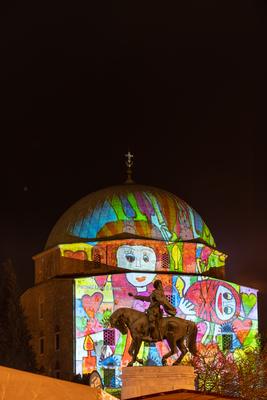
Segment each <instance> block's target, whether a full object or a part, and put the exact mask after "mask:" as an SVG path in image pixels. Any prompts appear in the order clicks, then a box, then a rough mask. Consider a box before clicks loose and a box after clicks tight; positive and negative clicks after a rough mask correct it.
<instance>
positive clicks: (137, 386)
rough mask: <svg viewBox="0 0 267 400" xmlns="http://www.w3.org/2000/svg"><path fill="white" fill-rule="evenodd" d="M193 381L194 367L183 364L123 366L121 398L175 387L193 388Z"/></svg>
mask: <svg viewBox="0 0 267 400" xmlns="http://www.w3.org/2000/svg"><path fill="white" fill-rule="evenodd" d="M194 382H195V374H194V368H193V367H189V366H184V365H177V366H164V367H157V366H153V367H149V366H146V367H128V368H123V369H122V391H121V399H122V400H126V399H131V398H132V397H137V396H143V395H146V394H155V393H160V392H168V391H171V390H177V389H189V390H194V389H195V385H194Z"/></svg>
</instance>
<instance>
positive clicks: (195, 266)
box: [59, 239, 227, 273]
mask: <svg viewBox="0 0 267 400" xmlns="http://www.w3.org/2000/svg"><path fill="white" fill-rule="evenodd" d="M59 247H60V251H61V255H62V256H63V257H67V258H73V259H78V260H83V261H95V262H99V263H102V264H107V265H109V266H112V267H114V268H117V267H118V268H125V269H131V270H134V269H137V270H138V269H142V270H147V271H150V270H151V265H153V270H156V271H163V272H166V271H173V272H185V273H204V272H207V271H208V270H209V269H210V268H220V267H222V266H224V265H225V260H226V257H227V256H226V255H225V254H223V253H222V252H220V251H218V250H216V249H213V248H211V247H208V246H206V245H204V244H202V243H186V242H185V243H184V242H177V243H166V242H160V241H155V240H137V239H128V240H123V241H121V240H113V241H104V242H98V243H91V244H86V243H74V244H64V245H59Z"/></svg>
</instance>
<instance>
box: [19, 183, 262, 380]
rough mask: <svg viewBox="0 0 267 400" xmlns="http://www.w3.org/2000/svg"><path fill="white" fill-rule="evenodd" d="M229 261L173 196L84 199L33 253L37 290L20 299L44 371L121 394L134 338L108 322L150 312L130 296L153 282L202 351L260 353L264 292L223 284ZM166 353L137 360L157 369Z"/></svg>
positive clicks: (150, 349) (135, 191) (151, 350)
mask: <svg viewBox="0 0 267 400" xmlns="http://www.w3.org/2000/svg"><path fill="white" fill-rule="evenodd" d="M226 258H227V256H226V255H225V254H224V253H222V252H221V251H220V250H218V249H217V247H216V245H215V242H214V239H213V236H212V234H211V232H210V231H209V229H208V227H207V225H206V224H205V222H204V221H203V220H202V218H201V217H200V216H199V214H198V213H197V212H196V211H195V210H194V209H193V208H191V207H190V206H189V205H188V204H187V203H185V202H184V201H183V200H181V199H179V198H178V197H176V196H175V195H173V194H171V193H169V192H166V191H164V190H161V189H157V188H154V187H149V186H139V185H135V184H125V185H121V186H114V187H110V188H107V189H104V190H100V191H98V192H95V193H92V194H89V195H88V196H86V197H84V198H82V199H81V200H80V201H78V202H77V203H76V204H74V205H73V206H72V207H71V208H70V209H69V210H67V211H66V212H65V214H64V215H63V216H62V217H61V218H60V219H59V221H58V222H57V223H56V225H55V226H54V228H53V229H52V231H51V233H50V235H49V238H48V240H47V244H46V247H45V249H44V251H42V252H41V253H39V254H37V255H36V256H34V261H35V285H34V287H32V288H30V289H28V290H27V291H26V292H25V293H24V294H23V296H22V302H23V306H24V308H25V311H26V314H27V316H28V322H29V327H30V330H31V333H32V337H33V346H34V349H35V351H36V354H37V360H38V364H39V367H40V368H42V370H43V372H44V374H47V375H51V376H56V377H61V378H64V379H71V378H72V376H73V374H79V373H80V374H84V373H90V372H91V371H93V370H97V371H98V372H99V374H100V375H101V377H102V380H103V382H104V384H105V386H111V387H120V386H121V378H120V377H121V368H122V367H123V366H126V365H127V363H128V361H129V355H128V352H127V349H128V348H129V344H130V337H129V335H121V334H120V333H119V332H118V331H117V330H113V329H109V328H108V318H109V316H110V314H111V313H112V312H113V311H114V310H115V309H117V308H120V307H133V308H136V309H138V310H141V311H144V310H145V309H146V308H147V307H148V303H146V302H143V301H139V300H135V299H134V298H133V297H129V296H128V292H132V293H134V294H137V293H138V294H142V295H147V294H149V293H150V292H151V290H152V288H153V281H154V280H155V279H161V280H162V282H163V286H164V288H165V293H166V294H167V296H168V298H169V300H170V301H171V303H172V304H173V305H174V306H175V307H176V309H177V316H180V317H182V318H186V319H191V320H193V321H195V322H196V323H197V326H198V336H197V343H198V348H199V349H203V348H206V347H208V346H209V347H210V348H212V349H213V351H214V352H218V351H225V350H230V351H231V352H232V355H233V357H235V352H237V351H238V352H239V354H240V352H242V351H243V350H244V348H247V347H252V348H253V347H256V346H257V342H256V336H257V333H258V316H257V290H255V289H251V288H248V287H244V286H240V285H238V284H236V283H231V282H227V281H226V280H225V261H226ZM167 351H168V349H167V345H166V343H164V342H162V343H157V344H155V345H150V346H148V345H145V344H143V345H142V347H141V349H140V356H141V357H142V358H143V359H144V360H145V364H147V365H160V362H161V357H162V355H163V354H164V353H166V352H167ZM186 357H190V355H189V354H188V355H187V356H186ZM169 362H173V360H172V359H169Z"/></svg>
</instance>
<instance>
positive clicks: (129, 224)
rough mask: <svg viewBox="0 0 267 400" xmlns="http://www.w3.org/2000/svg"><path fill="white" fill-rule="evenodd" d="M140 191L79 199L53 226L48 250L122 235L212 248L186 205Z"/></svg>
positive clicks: (132, 188) (204, 228)
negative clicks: (185, 242)
mask: <svg viewBox="0 0 267 400" xmlns="http://www.w3.org/2000/svg"><path fill="white" fill-rule="evenodd" d="M141 188H142V187H141ZM143 188H144V190H142V189H140V187H139V186H136V185H130V186H128V185H124V186H118V187H115V188H114V189H113V190H111V189H107V190H102V191H99V192H95V193H93V194H91V195H89V196H87V197H85V198H83V199H81V200H80V201H79V202H77V203H76V204H75V205H74V206H72V207H71V208H70V209H69V210H68V211H67V212H66V213H65V214H64V215H63V216H62V218H61V219H60V220H59V221H58V223H57V224H56V225H55V227H54V229H53V230H52V232H51V234H50V236H49V239H48V242H47V247H53V246H54V245H57V244H59V243H70V242H77V241H78V240H77V239H78V238H80V239H81V240H80V242H90V241H92V240H97V239H100V238H101V239H103V238H105V239H106V240H108V239H109V238H111V237H112V238H113V237H116V235H121V234H123V233H124V234H125V233H126V234H130V235H134V236H135V237H139V238H149V239H156V240H162V241H165V242H169V241H170V242H175V241H189V240H191V241H192V240H200V241H201V242H203V243H206V244H207V245H208V246H211V247H215V242H214V239H213V237H212V235H211V233H210V231H209V229H208V227H207V225H206V224H205V223H204V221H203V220H202V218H201V217H200V215H199V214H198V213H197V212H196V211H195V210H194V209H193V208H191V207H190V206H189V205H188V204H187V203H186V202H184V201H183V200H181V199H179V198H178V197H177V196H174V195H172V194H171V193H168V192H165V191H163V190H159V189H155V188H154V189H153V188H150V189H149V188H147V187H143ZM62 232H64V235H63V236H64V237H62Z"/></svg>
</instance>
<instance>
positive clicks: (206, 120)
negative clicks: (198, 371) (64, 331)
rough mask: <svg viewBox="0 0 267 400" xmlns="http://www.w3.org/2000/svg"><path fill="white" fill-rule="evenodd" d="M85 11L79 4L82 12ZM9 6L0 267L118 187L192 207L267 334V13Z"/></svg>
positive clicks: (150, 6) (205, 6) (21, 263)
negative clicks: (137, 187) (156, 191)
mask: <svg viewBox="0 0 267 400" xmlns="http://www.w3.org/2000/svg"><path fill="white" fill-rule="evenodd" d="M88 3H89V4H88ZM184 3H185V4H183V3H182V2H178V1H176V2H174V3H169V2H159V3H157V2H141V3H140V4H139V3H138V2H131V3H130V2H119V1H118V2H114V1H109V2H106V3H103V2H68V1H66V2H58V1H53V2H50V1H37V2H36V1H24V2H19V1H13V2H8V3H6V4H5V5H4V6H3V5H2V6H1V13H0V30H1V33H0V44H1V66H0V72H1V74H0V81H1V90H0V98H1V105H0V117H1V136H0V148H1V157H0V163H1V170H0V171H1V172H0V173H1V187H2V190H1V220H0V221H1V223H0V229H1V240H0V256H1V259H4V258H5V257H11V259H12V260H13V262H14V265H15V268H16V271H17V273H18V280H19V285H20V288H21V291H23V290H25V289H26V288H27V287H29V286H31V285H32V284H33V262H32V260H31V257H32V256H33V255H34V254H37V253H39V252H41V251H42V250H43V248H44V246H45V243H46V240H47V237H48V235H49V232H50V231H51V229H52V227H53V226H54V224H55V223H56V221H57V220H58V218H59V217H60V216H61V215H62V214H63V212H65V211H66V209H67V208H68V207H70V206H71V205H72V204H73V203H74V202H76V201H78V200H79V199H80V198H81V197H83V196H85V195H87V194H88V193H90V192H93V191H96V190H98V189H101V188H104V187H106V186H111V185H115V184H121V183H123V182H124V181H125V179H126V167H125V159H124V154H125V153H126V152H127V151H128V149H130V150H131V151H132V152H133V154H134V175H133V177H134V180H135V182H136V183H140V184H147V185H150V186H157V187H160V188H162V189H165V190H167V191H170V192H172V193H174V194H176V195H178V196H179V197H180V198H182V199H183V200H185V201H186V202H187V203H188V204H189V205H191V206H192V207H193V208H194V209H195V210H196V211H197V212H198V213H199V214H200V215H201V216H202V218H203V219H204V221H205V222H206V223H207V225H208V227H209V228H210V230H211V232H212V234H213V236H214V238H215V241H216V244H217V247H218V249H219V250H221V251H223V252H225V253H226V254H228V256H229V257H228V261H227V268H226V276H227V279H228V280H230V281H234V282H237V283H239V284H243V285H247V286H250V287H254V288H258V289H259V290H260V292H259V303H260V313H261V315H260V324H261V325H260V326H261V330H264V331H267V321H266V317H265V315H264V314H266V311H267V262H266V251H267V240H266V236H267V235H266V227H265V225H266V221H267V191H266V173H267V171H266V145H265V144H264V142H265V140H264V136H265V135H266V131H267V129H266V128H267V124H266V106H267V101H266V93H267V80H266V77H267V73H266V71H267V56H266V37H267V35H266V33H267V3H266V2H264V1H240V2H216V1H214V0H213V1H199V0H198V1H187V2H184Z"/></svg>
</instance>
